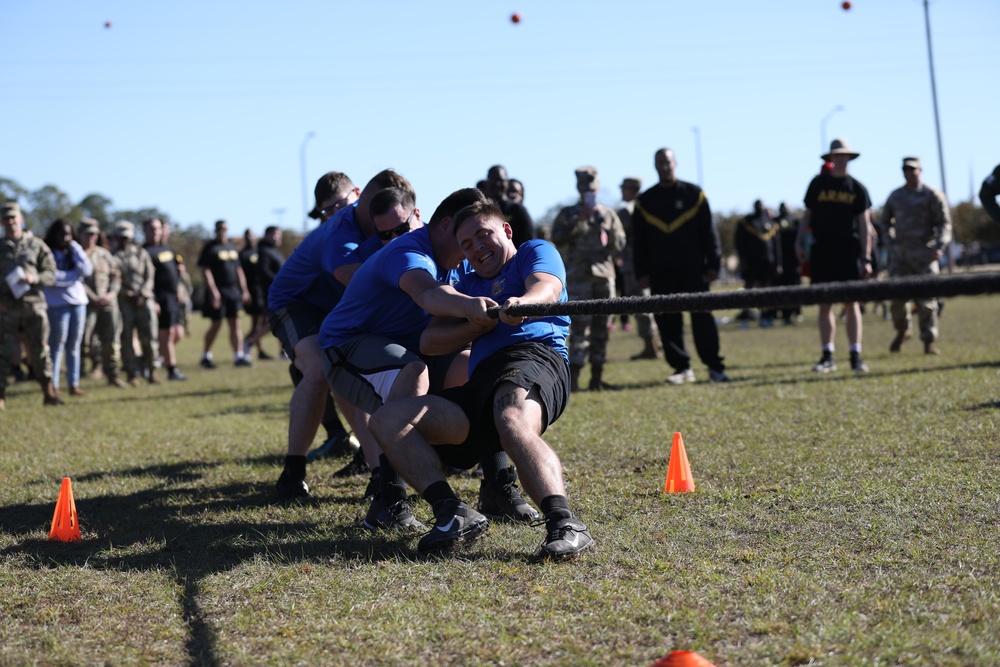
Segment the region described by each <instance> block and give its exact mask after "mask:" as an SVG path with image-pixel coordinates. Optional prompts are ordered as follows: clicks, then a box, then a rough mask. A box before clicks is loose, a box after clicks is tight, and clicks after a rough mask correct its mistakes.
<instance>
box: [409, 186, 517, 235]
mask: <svg viewBox="0 0 1000 667" xmlns="http://www.w3.org/2000/svg"><path fill="white" fill-rule="evenodd" d="M487 201H489V199H487V198H486V195H484V194H483V193H482V192H481V191H479V190H477V189H476V188H462V189H461V190H455V191H454V192H452V193H451V194H450V195H448V196H447V197H445V198H444V200H443V201H442V202H441V203H440V204H438V207H437V208H436V209H434V213H433V215H431V219H430V222H429V223H428V224H429V225H430V226H432V227H436V226H437V225H439V224H441V221H442V220H444V219H445V218H453V217H454V216H455V214H456V213H458V212H459V211H460V210H462V209H463V208H465V207H467V206H470V205H472V204H477V203H480V202H487ZM501 217H503V216H502V215H501Z"/></svg>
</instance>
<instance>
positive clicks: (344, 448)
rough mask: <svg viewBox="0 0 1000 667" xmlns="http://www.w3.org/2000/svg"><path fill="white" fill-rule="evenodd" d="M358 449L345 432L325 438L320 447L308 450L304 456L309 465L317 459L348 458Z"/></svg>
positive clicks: (355, 442)
mask: <svg viewBox="0 0 1000 667" xmlns="http://www.w3.org/2000/svg"><path fill="white" fill-rule="evenodd" d="M358 447H359V445H358V443H357V441H355V440H353V439H352V437H351V434H350V433H346V432H345V433H342V434H340V435H335V436H333V437H332V438H327V439H326V441H324V442H323V444H322V445H320V446H319V447H316V448H314V449H311V450H309V453H308V454H306V461H309V462H310V463H311V462H313V461H317V460H319V459H328V458H334V457H336V458H340V457H342V456H350V455H351V454H354V452H356V451H358ZM365 467H366V468H367V467H368V466H367V465H366V466H365Z"/></svg>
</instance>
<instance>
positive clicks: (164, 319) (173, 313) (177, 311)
mask: <svg viewBox="0 0 1000 667" xmlns="http://www.w3.org/2000/svg"><path fill="white" fill-rule="evenodd" d="M156 305H158V306H159V307H160V316H159V318H158V324H159V327H160V329H169V328H170V327H172V326H174V325H175V324H180V323H181V306H180V304H179V303H178V302H177V293H176V292H170V293H168V294H157V295H156Z"/></svg>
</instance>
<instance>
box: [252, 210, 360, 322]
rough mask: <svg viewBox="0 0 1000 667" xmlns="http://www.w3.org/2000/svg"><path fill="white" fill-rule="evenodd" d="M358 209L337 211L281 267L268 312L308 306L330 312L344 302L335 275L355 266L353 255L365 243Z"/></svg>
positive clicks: (339, 284) (269, 293)
mask: <svg viewBox="0 0 1000 667" xmlns="http://www.w3.org/2000/svg"><path fill="white" fill-rule="evenodd" d="M354 209H355V207H354V206H348V207H346V208H343V209H341V210H340V211H337V214H336V215H334V216H333V217H332V218H331V219H329V220H327V221H326V222H324V223H323V224H322V225H320V226H319V227H317V228H316V229H314V230H313V231H312V232H310V233H309V235H308V236H306V237H305V238H304V239H302V242H301V243H300V244H299V246H298V247H297V248H296V249H295V250H294V251H293V252H292V254H291V256H290V257H289V258H288V259H287V260H286V261H285V263H284V264H283V265H282V266H281V270H280V271H278V275H276V276H275V277H274V282H273V283H271V288H270V289H269V290H268V293H267V300H268V308H269V309H271V310H279V309H281V308H284V307H285V306H287V305H288V304H289V303H293V302H305V303H308V304H311V305H313V306H316V307H317V308H320V309H322V310H325V311H327V312H329V311H331V310H333V307H334V306H336V305H337V303H338V302H339V301H340V298H341V296H343V294H344V286H343V284H341V282H340V281H339V280H337V279H336V278H334V277H333V272H334V271H335V270H337V269H338V268H339V267H340V266H342V265H344V264H349V263H351V260H350V258H351V256H352V255H351V253H353V252H354V250H355V249H356V248H357V247H358V245H360V244H361V243H363V242H364V240H365V239H364V237H363V236H362V235H361V230H360V228H359V227H358V223H357V219H356V217H355V214H354Z"/></svg>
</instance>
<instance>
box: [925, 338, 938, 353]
mask: <svg viewBox="0 0 1000 667" xmlns="http://www.w3.org/2000/svg"><path fill="white" fill-rule="evenodd" d="M924 354H935V355H937V354H941V350H940V349H939V348H938V346H937V345H935V344H934V342H933V341H931V342H926V343H924Z"/></svg>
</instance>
